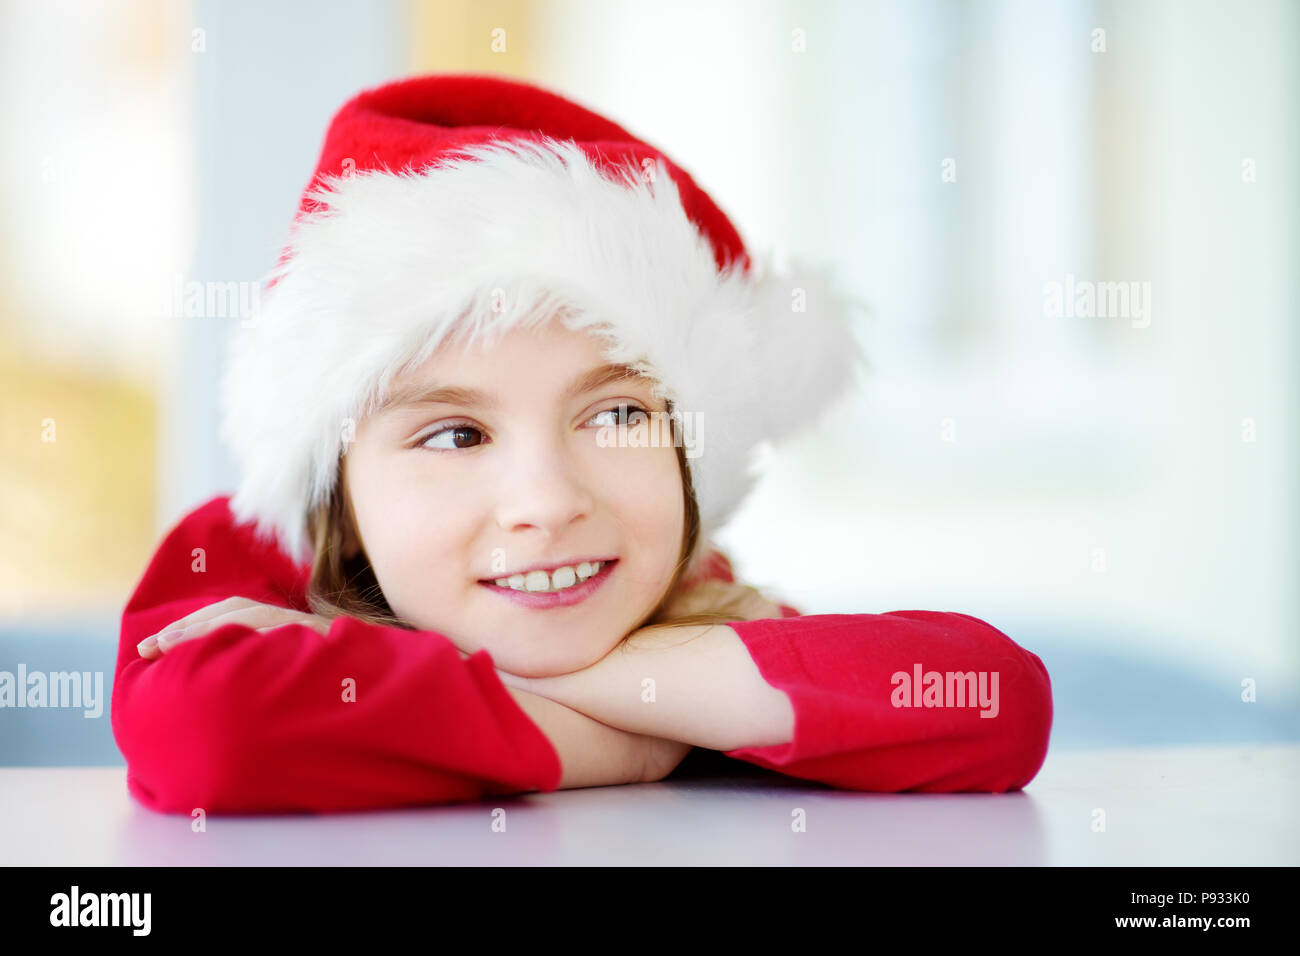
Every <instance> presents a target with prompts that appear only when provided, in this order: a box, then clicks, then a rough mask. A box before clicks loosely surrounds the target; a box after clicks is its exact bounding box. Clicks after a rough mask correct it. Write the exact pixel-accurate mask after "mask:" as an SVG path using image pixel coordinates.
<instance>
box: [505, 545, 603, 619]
mask: <svg viewBox="0 0 1300 956" xmlns="http://www.w3.org/2000/svg"><path fill="white" fill-rule="evenodd" d="M617 566H618V559H617V558H615V559H614V560H613V561H606V562H605V565H604V567H602V568H601V569H600V570H599V571H597V572H596V573H595V574H593V575H592V576H591V577H589V578H587V580H585V581H583V582H582V583H581V584H575V585H574V586H573V587H571V588H565V589H564V590H563V591H555V592H552V593H545V592H541V591H516V590H515V589H514V588H503V587H501V586H499V585H498V584H496V583H495V582H494V581H480V582H479V587H484V588H487V589H488V590H489V591H491V592H492V593H494V594H498V595H500V596H501V597H503V598H505V599H506V600H507V601H514V602H515V603H516V604H519V605H521V606H523V607H529V608H538V609H541V608H551V607H569V606H570V605H573V604H579V603H581V602H582V601H585V600H587V598H589V597H591V596H592V595H593V594H595V593H596V592H597V591H598V590H600V588H601V587H603V586H604V584H605V581H606V580H608V579H609V576H610V575H611V574H613V573H614V568H616V567H617Z"/></svg>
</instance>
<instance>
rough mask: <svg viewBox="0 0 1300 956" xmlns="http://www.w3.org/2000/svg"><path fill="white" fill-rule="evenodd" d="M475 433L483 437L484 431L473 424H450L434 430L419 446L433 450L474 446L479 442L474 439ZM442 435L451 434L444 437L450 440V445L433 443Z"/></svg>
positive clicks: (449, 449)
mask: <svg viewBox="0 0 1300 956" xmlns="http://www.w3.org/2000/svg"><path fill="white" fill-rule="evenodd" d="M475 435H478V436H480V438H481V437H482V435H483V433H482V432H481V431H479V430H478V429H477V428H475V427H474V426H473V425H464V424H457V425H449V426H447V427H446V428H440V429H438V430H437V431H436V432H432V433H431V434H430V435H429V436H428V437H427V438H425V439H423V440H422V441H421V442H420V446H419V447H421V448H428V449H430V450H432V451H456V450H459V449H462V448H473V447H474V446H475V445H476V444H478V442H475V441H474V439H473V436H475ZM442 436H450V439H444V441H447V440H450V442H451V444H450V447H448V446H447V445H446V444H444V445H442V446H435V445H434V444H432V442H433V440H434V439H435V438H440V437H442Z"/></svg>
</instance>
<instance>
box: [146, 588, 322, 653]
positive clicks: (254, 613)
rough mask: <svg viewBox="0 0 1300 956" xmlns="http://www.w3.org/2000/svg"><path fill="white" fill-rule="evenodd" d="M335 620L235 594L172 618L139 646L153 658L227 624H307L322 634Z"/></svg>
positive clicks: (261, 627)
mask: <svg viewBox="0 0 1300 956" xmlns="http://www.w3.org/2000/svg"><path fill="white" fill-rule="evenodd" d="M332 623H333V622H332V621H331V620H330V619H329V618H325V617H321V616H320V615H318V614H304V613H303V612H301V611H293V610H290V609H289V608H287V607H279V606H277V605H274V604H262V603H261V602H259V601H254V600H251V599H250V598H245V597H232V598H226V599H225V600H224V601H217V602H216V603H215V604H209V605H208V606H207V607H204V608H200V609H199V610H197V611H195V612H194V613H193V614H187V615H186V616H185V617H182V618H180V619H179V620H176V621H173V622H172V623H171V624H169V625H167V626H166V627H165V628H163V629H162V630H161V631H159V632H158V633H157V634H151V635H150V636H149V637H146V638H145V639H144V640H143V641H141V642H140V643H139V644H138V645H136V648H137V649H138V650H139V651H140V656H141V657H145V658H150V659H152V658H155V657H161V656H162V655H163V654H166V653H167V652H168V651H170V650H171V649H172V648H174V647H176V646H177V645H179V644H183V643H185V642H186V641H192V640H194V638H196V637H203V636H204V635H205V634H208V633H210V632H212V631H214V630H215V629H217V628H219V627H222V626H223V625H226V624H246V625H247V626H249V627H251V628H253V629H254V630H257V631H259V632H260V631H269V630H270V629H271V628H273V627H279V626H280V625H281V624H306V625H307V626H308V627H310V628H312V629H314V630H316V631H319V632H320V633H321V634H328V633H329V629H330V625H331V624H332Z"/></svg>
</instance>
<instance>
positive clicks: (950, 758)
mask: <svg viewBox="0 0 1300 956" xmlns="http://www.w3.org/2000/svg"><path fill="white" fill-rule="evenodd" d="M295 225H296V230H295V233H294V236H293V239H292V241H291V243H290V245H289V247H288V248H287V249H286V251H285V254H284V255H283V256H282V257H281V260H280V263H279V264H278V266H277V268H276V270H275V273H274V274H273V276H272V282H271V288H270V290H269V292H268V296H267V300H266V302H265V303H264V307H263V308H262V309H261V312H260V314H259V315H258V316H257V317H256V320H255V321H254V322H252V323H251V324H249V325H248V326H247V327H246V328H244V329H242V330H241V334H240V335H239V336H237V337H236V339H235V341H234V348H233V350H232V353H231V356H230V361H229V363H228V372H227V376H226V379H225V381H224V382H223V409H224V414H225V418H224V425H223V436H224V437H225V439H226V441H227V442H228V443H229V445H230V447H231V449H232V451H233V453H234V455H235V457H236V459H237V460H238V461H239V463H240V465H241V466H242V471H243V478H242V482H241V485H240V488H239V490H238V493H237V494H236V495H235V496H234V497H233V498H227V497H225V496H221V497H217V498H214V499H212V500H211V501H209V502H207V503H205V504H204V505H202V506H201V507H199V508H198V509H196V510H195V511H193V512H192V513H190V514H189V515H187V516H186V517H185V518H184V519H183V520H182V521H181V522H180V523H179V524H178V525H177V526H176V527H175V528H173V529H172V530H171V531H170V532H169V534H168V535H167V536H166V537H165V539H164V540H163V542H162V544H161V545H160V547H159V549H158V552H157V554H155V556H154V558H153V559H152V561H151V562H150V565H149V567H148V568H147V569H146V571H145V574H144V577H143V579H142V580H141V582H140V584H139V586H138V587H137V589H136V591H135V593H134V594H133V596H132V598H131V600H130V602H129V604H128V605H127V607H126V609H125V612H124V614H123V624H122V643H121V647H120V649H119V656H118V662H117V671H116V678H115V683H114V688H113V702H112V722H113V730H114V734H115V737H116V739H117V742H118V745H119V747H120V748H121V749H122V752H123V754H124V755H125V756H126V759H127V764H128V777H127V779H128V786H129V788H130V790H131V792H132V793H133V794H134V795H135V796H136V797H137V798H138V799H140V800H141V801H143V802H144V803H145V804H146V805H147V806H150V807H152V808H154V809H157V810H161V811H169V812H186V813H188V812H190V811H191V810H192V809H193V808H195V807H204V808H205V809H206V810H208V811H209V812H213V811H215V812H221V811H227V812H260V811H282V810H318V811H322V810H343V809H362V808H378V807H393V806H400V805H408V804H425V803H438V802H449V801H455V800H465V799H474V798H478V797H481V796H484V795H487V794H504V793H517V792H525V791H548V790H554V789H557V788H564V787H582V786H598V785H606V784H615V783H631V782H648V781H654V780H661V779H663V778H664V777H665V776H667V775H668V774H670V773H671V772H672V771H673V770H674V769H675V768H676V767H677V766H678V765H679V764H680V762H681V761H682V759H683V758H684V757H685V756H686V754H687V753H688V752H689V751H690V750H691V749H692V748H694V747H699V748H704V749H705V750H708V751H718V752H722V753H724V754H725V755H726V756H728V757H731V758H737V759H740V760H744V761H747V762H749V763H751V764H755V765H758V766H760V767H766V768H768V769H770V770H776V771H779V772H781V773H785V774H789V775H791V776H795V777H799V778H802V779H806V780H811V781H817V782H820V783H824V784H829V785H832V786H839V787H847V788H854V789H861V790H886V791H897V790H924V791H960V790H981V791H1004V790H1011V789H1018V788H1020V787H1023V786H1024V785H1025V784H1026V783H1028V782H1029V780H1031V779H1032V778H1033V777H1034V775H1035V774H1036V773H1037V772H1038V769H1039V767H1040V766H1041V764H1042V761H1043V758H1044V756H1045V754H1046V749H1047V741H1048V735H1049V731H1050V727H1051V716H1052V707H1051V688H1050V683H1049V680H1048V676H1047V672H1046V670H1045V669H1044V668H1043V665H1042V663H1041V661H1039V659H1038V658H1037V657H1036V656H1035V655H1033V654H1031V653H1029V652H1028V651H1026V650H1024V649H1022V648H1020V647H1019V646H1018V645H1016V644H1015V643H1014V642H1013V641H1011V640H1010V639H1009V638H1008V637H1006V635H1004V634H1002V633H1001V632H999V631H997V630H996V629H994V628H992V627H990V626H989V625H988V624H985V623H984V622H982V621H979V620H977V619H975V618H972V617H969V616H967V615H963V614H956V613H945V612H930V611H895V612H892V613H889V614H851V615H850V614H826V615H814V616H807V617H805V616H801V615H800V614H799V612H798V611H797V610H795V609H794V608H792V607H789V606H788V605H784V604H781V603H779V602H775V601H773V600H771V599H769V598H768V597H766V596H764V595H762V594H760V593H759V592H758V591H757V590H755V589H754V588H752V587H748V586H745V585H743V584H741V583H740V582H737V581H736V580H735V578H734V574H733V573H732V569H731V566H730V563H729V562H728V560H727V559H726V557H725V556H724V555H722V554H721V553H720V552H719V551H717V550H716V549H715V548H713V547H712V545H711V544H710V538H711V535H712V534H714V533H716V531H717V530H718V529H719V528H720V527H721V526H722V525H723V524H724V523H725V522H726V520H727V519H728V518H729V517H730V515H731V514H732V513H733V512H734V511H735V509H736V508H737V507H738V506H739V504H740V503H741V501H742V500H743V499H744V497H745V495H746V494H747V493H748V491H749V490H750V488H751V487H752V484H753V481H754V480H755V479H754V476H753V475H752V473H751V472H750V471H749V469H748V465H749V460H750V455H751V453H752V452H753V450H754V448H755V447H756V446H757V445H758V444H760V443H761V442H763V441H771V442H779V441H781V440H782V439H784V438H786V437H788V436H790V435H792V434H794V433H796V431H798V430H800V429H806V428H807V427H808V426H809V425H810V423H811V422H812V421H813V420H814V419H815V418H816V417H817V416H819V415H821V414H823V413H824V412H825V410H826V409H827V408H828V407H830V406H831V405H832V404H833V403H834V402H835V401H836V400H837V399H838V398H840V397H841V396H843V395H844V394H846V392H847V390H848V387H849V385H850V384H851V382H852V376H853V373H854V371H855V370H856V367H857V366H858V365H860V364H861V355H860V352H859V350H858V348H857V346H856V343H855V341H854V339H853V337H852V335H851V333H850V331H849V325H848V323H847V321H846V312H847V309H848V307H849V305H850V303H846V301H845V300H844V299H843V298H842V297H840V296H838V295H837V294H836V293H835V292H834V290H833V289H832V288H831V286H830V284H829V283H827V282H826V281H824V280H823V279H821V278H820V277H818V275H817V274H816V273H805V274H800V275H790V276H778V275H775V274H773V273H771V272H769V271H768V270H767V269H765V268H755V267H753V266H752V264H751V262H750V260H749V257H748V254H747V253H746V251H745V249H744V247H743V245H742V243H741V241H740V238H739V235H738V234H737V233H736V231H735V229H734V228H733V227H732V226H731V224H730V222H729V221H728V220H727V219H726V217H725V216H724V215H723V214H722V212H721V211H720V210H719V209H718V208H717V206H716V205H714V204H713V202H712V201H711V200H710V199H709V197H708V196H707V195H706V194H705V193H704V192H703V191H702V190H700V189H699V188H698V187H697V186H696V185H695V183H694V182H693V181H692V180H691V178H690V176H689V175H687V174H686V173H685V172H684V171H682V170H681V169H680V168H679V167H677V166H676V165H675V164H674V163H673V162H672V161H671V160H669V159H668V158H667V157H666V156H664V155H663V154H662V153H661V152H659V151H658V150H656V149H654V148H653V147H651V146H649V145H648V144H646V143H645V142H643V141H641V140H639V139H637V138H636V137H634V136H632V135H631V134H630V133H628V132H627V131H626V130H624V129H623V128H621V127H619V126H617V125H615V124H613V123H611V122H609V121H608V120H607V119H604V118H603V117H600V116H598V115H596V114H594V113H591V112H590V111H587V110H585V109H583V108H582V107H580V106H578V105H577V104H574V103H572V102H570V101H568V100H565V99H563V98H561V97H559V96H556V95H555V94H553V93H550V92H548V91H545V90H542V89H540V88H538V87H536V86H533V85H529V84H524V83H520V82H516V81H510V80H505V79H500V78H494V77H487V76H468V75H452V76H431V77H421V78H416V79H412V80H407V81H403V82H399V83H394V84H390V85H387V86H384V87H380V88H378V89H375V90H370V91H367V92H365V93H363V94H361V95H360V96H358V97H356V98H354V99H353V100H352V101H350V102H349V103H348V104H346V105H345V106H344V107H343V108H342V110H340V112H339V113H338V114H337V115H336V117H335V118H334V121H333V123H332V124H331V126H330V130H329V133H328V134H327V137H326V141H325V145H324V149H323V151H322V155H321V160H320V163H319V165H318V167H317V170H316V174H315V176H314V177H313V180H312V182H311V183H310V184H309V186H308V189H307V191H306V192H305V193H304V197H303V202H302V205H301V209H300V214H299V218H298V220H297V222H296V224H295Z"/></svg>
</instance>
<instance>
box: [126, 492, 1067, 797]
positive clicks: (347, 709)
mask: <svg viewBox="0 0 1300 956" xmlns="http://www.w3.org/2000/svg"><path fill="white" fill-rule="evenodd" d="M228 505H229V498H228V496H218V497H216V498H213V499H211V500H210V501H208V502H206V503H205V504H203V505H201V506H200V507H198V508H196V509H195V510H194V511H192V512H191V513H189V514H188V515H186V516H185V517H184V518H183V519H182V520H181V521H180V522H178V523H177V524H176V526H175V527H173V528H172V529H171V530H170V531H169V532H168V534H167V535H166V536H165V537H164V539H163V541H162V543H161V544H160V545H159V547H158V550H157V552H156V553H155V554H154V556H153V558H152V559H151V561H150V563H149V566H148V567H147V568H146V569H145V572H144V576H143V578H142V579H141V581H140V583H139V585H138V586H137V587H136V589H135V592H134V593H133V594H132V596H131V599H130V602H129V603H128V604H127V606H126V608H125V610H124V612H123V615H122V632H121V643H120V646H119V648H118V659H117V667H116V676H115V678H114V683H113V698H112V704H111V711H110V716H111V720H112V726H113V735H114V738H115V739H116V741H117V745H118V747H119V748H120V749H121V751H122V753H123V755H124V756H125V758H126V763H127V786H128V788H129V790H130V792H131V793H132V795H134V796H135V797H136V798H137V799H138V800H140V801H141V802H143V803H144V804H145V805H146V806H148V807H150V808H152V809H154V810H159V811H163V812H184V813H189V812H190V811H191V810H192V809H194V808H196V807H202V808H204V809H205V810H207V811H209V812H229V813H256V812H283V811H294V810H299V811H302V810H306V811H333V810H353V809H374V808H383V807H397V806H407V805H416V804H432V803H448V802H455V801H460V800H470V799H475V798H478V797H481V796H486V795H491V794H507V793H520V792H526V791H532V790H536V791H543V792H544V791H550V790H555V789H557V788H558V787H559V783H560V777H561V767H560V760H559V756H558V755H557V753H556V751H555V748H554V747H553V746H552V745H551V743H550V741H549V740H548V739H547V738H546V736H545V735H544V734H543V733H542V731H541V730H540V729H539V728H538V727H537V725H536V724H534V723H533V722H532V720H531V719H530V718H529V717H528V716H527V715H526V714H525V713H524V711H523V710H522V709H521V708H520V707H519V705H518V704H517V703H516V702H515V700H514V698H513V697H512V696H511V694H510V692H509V691H508V690H507V688H506V686H505V685H504V684H503V683H502V682H501V680H500V678H499V677H498V676H497V674H496V670H495V667H494V664H493V661H492V658H491V656H490V655H489V653H488V652H487V651H484V650H480V651H478V652H477V653H475V654H473V655H471V656H470V657H468V658H463V657H461V655H460V653H459V651H457V649H456V647H455V646H454V645H453V644H452V642H451V640H450V639H449V638H447V637H446V636H444V635H440V634H437V633H436V632H432V631H408V630H404V629H402V628H393V627H383V626H379V625H373V624H368V623H365V622H362V621H358V620H356V619H354V618H346V617H344V618H338V619H336V620H335V621H334V622H333V625H332V626H331V628H330V630H329V633H328V635H322V634H320V632H318V631H316V630H314V629H313V628H310V627H308V626H306V625H304V624H284V625H280V626H277V627H275V628H274V629H273V630H272V631H264V632H262V633H260V634H259V633H254V632H253V629H252V628H250V627H248V626H246V625H243V624H237V623H230V624H227V625H223V626H219V627H217V628H215V629H214V630H212V631H211V632H209V633H208V634H206V635H205V636H204V637H202V638H200V639H198V640H195V641H189V642H186V643H184V644H182V645H179V646H178V647H176V648H175V649H173V650H172V651H169V652H168V653H167V654H166V655H165V656H164V657H161V658H156V659H153V660H148V659H145V658H142V657H141V656H140V655H139V652H138V651H137V650H136V644H138V643H139V642H140V641H141V640H143V639H144V638H145V637H148V636H149V635H150V634H154V633H156V632H158V631H160V630H162V629H163V627H165V626H166V625H167V624H170V623H171V622H172V621H175V620H176V619H178V618H180V617H183V616H185V615H187V614H190V613H191V612H193V611H196V610H199V609H200V608H203V607H206V606H207V605H209V604H212V603H214V602H216V601H220V600H223V599H225V598H228V597H233V596H239V597H247V598H251V599H252V600H255V601H261V602H265V603H268V604H276V605H280V606H283V607H289V608H293V609H295V610H299V611H307V610H308V605H307V599H306V589H307V579H308V573H309V568H307V567H306V566H302V565H297V564H295V563H294V562H293V561H291V560H290V559H289V558H288V557H287V556H285V555H284V554H282V553H281V552H280V551H279V550H278V549H276V548H275V547H273V546H271V545H269V544H265V543H263V542H261V541H259V540H257V539H256V538H254V536H253V533H252V529H251V528H250V527H249V526H235V525H234V522H233V519H232V516H231V513H230V510H229V506H228ZM704 574H705V575H707V576H715V577H720V578H723V579H724V580H734V579H733V577H732V569H731V566H730V564H729V562H728V561H727V559H726V558H725V556H723V555H721V554H720V553H718V552H713V554H712V555H711V560H710V562H709V563H708V564H707V565H706V570H705V572H704ZM782 613H784V614H786V615H788V616H787V617H784V618H781V619H773V620H760V621H737V622H735V623H733V624H731V625H730V626H731V627H732V628H734V629H735V631H736V632H737V633H738V634H739V635H740V638H741V640H742V641H743V642H744V644H745V646H746V648H747V649H748V650H749V653H750V654H751V656H752V657H753V659H754V662H755V664H756V665H757V667H758V670H759V672H760V673H761V674H762V676H763V678H764V679H765V680H766V681H767V682H768V683H769V684H771V685H772V686H773V687H776V688H778V689H780V690H783V691H785V692H786V694H787V695H788V696H789V698H790V701H791V704H792V706H793V709H794V713H795V728H794V737H793V740H792V741H791V742H789V743H785V744H778V745H774V746H767V747H745V748H742V749H739V750H731V751H727V752H726V753H725V756H727V757H732V758H737V759H739V760H743V761H747V762H749V763H752V764H755V765H757V766H760V767H765V768H768V769H770V770H774V771H777V772H779V773H782V774H787V775H789V776H793V777H799V778H802V779H805V780H812V781H818V782H821V783H825V784H829V785H831V786H835V787H844V788H851V789H858V790H873V791H904V790H911V791H929V792H953V791H991V792H1001V791H1005V790H1015V789H1019V788H1021V787H1023V786H1024V785H1025V784H1027V783H1028V782H1029V781H1030V780H1031V779H1033V777H1034V775H1035V774H1037V772H1038V770H1039V768H1040V767H1041V766H1042V763H1043V760H1044V758H1045V756H1046V753H1047V742H1048V736H1049V732H1050V730H1051V723H1052V697H1051V684H1050V681H1049V679H1048V675H1047V670H1046V669H1045V668H1044V667H1043V664H1042V662H1041V661H1040V660H1039V659H1038V657H1037V656H1036V655H1034V654H1032V653H1030V652H1029V651H1026V650H1025V649H1023V648H1021V647H1020V646H1018V645H1017V644H1016V643H1015V642H1014V641H1012V640H1011V639H1010V638H1008V637H1007V636H1006V635H1005V634H1003V633H1001V632H1000V631H998V630H997V629H996V628H993V627H991V626H989V625H988V624H985V623H984V622H983V621H980V620H977V619H976V618H973V617H970V616H968V615H965V614H956V613H949V612H939V611H893V612H891V613H888V614H817V615H809V616H801V615H799V613H798V612H797V611H796V610H795V609H794V608H792V607H788V606H783V608H782ZM929 672H938V673H939V674H940V677H941V679H942V675H944V674H947V673H954V672H955V673H965V672H985V674H991V673H992V672H996V674H997V680H998V682H997V684H993V683H992V682H991V681H992V678H991V677H990V678H989V680H988V682H987V687H988V688H994V687H996V693H995V694H993V695H992V696H993V699H994V700H996V701H997V713H996V716H995V717H993V718H992V719H990V718H988V717H981V716H980V715H981V707H980V706H979V705H978V704H977V703H976V701H975V700H974V699H973V698H974V694H972V700H969V701H967V705H966V706H953V705H952V704H953V702H954V697H953V692H952V691H951V690H950V691H949V696H948V698H944V697H943V696H942V695H943V692H944V689H943V684H942V683H940V685H939V686H938V687H937V688H936V687H935V686H934V684H933V683H931V684H930V685H929V690H928V693H929V694H930V696H929V697H928V698H926V697H924V696H923V690H925V688H924V687H923V686H921V685H923V684H925V681H924V680H922V681H917V682H915V683H916V684H917V685H918V686H915V687H902V686H900V685H899V678H898V677H897V675H899V674H900V673H901V674H905V675H907V676H908V677H914V676H918V675H920V674H929ZM349 679H351V680H352V681H354V682H355V684H354V685H353V686H355V687H356V688H357V691H356V694H355V701H351V702H348V703H346V704H343V705H342V706H341V705H340V702H341V701H342V700H343V696H342V695H343V693H344V687H345V684H346V682H348V681H349ZM949 684H952V682H951V681H949ZM954 686H955V685H954ZM967 686H969V687H971V688H972V689H973V688H974V684H973V683H972V684H969V685H967ZM935 695H937V696H935ZM927 699H928V700H929V701H930V705H926V703H925V701H926V700H927ZM945 700H947V704H948V705H947V706H935V705H934V702H936V701H938V702H943V701H945ZM903 703H908V704H909V706H902V704H903ZM989 710H990V708H989V707H984V708H983V711H984V712H988V711H989Z"/></svg>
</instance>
